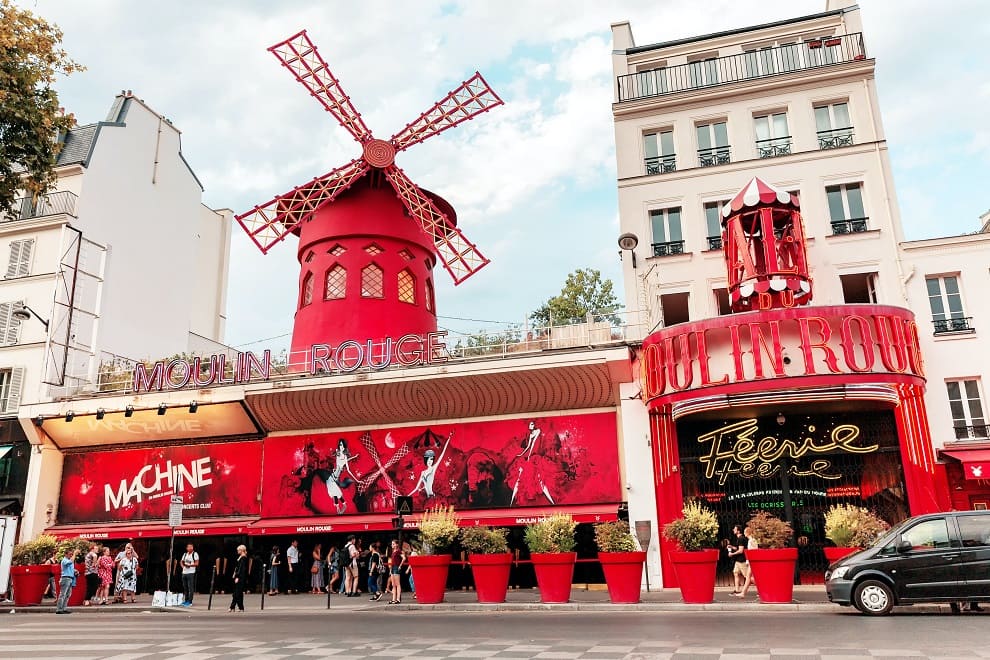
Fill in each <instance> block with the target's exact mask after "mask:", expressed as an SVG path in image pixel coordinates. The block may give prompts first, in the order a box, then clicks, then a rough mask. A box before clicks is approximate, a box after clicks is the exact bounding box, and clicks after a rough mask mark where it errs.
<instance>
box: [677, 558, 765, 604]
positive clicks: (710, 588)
mask: <svg viewBox="0 0 990 660" xmlns="http://www.w3.org/2000/svg"><path fill="white" fill-rule="evenodd" d="M670 561H671V562H672V563H673V564H674V571H675V572H676V574H677V584H678V585H679V586H680V588H681V598H683V599H684V602H685V603H710V602H712V601H713V600H715V567H716V565H717V564H718V550H697V551H694V552H684V551H682V550H674V551H672V552H671V553H670ZM757 584H759V583H757Z"/></svg>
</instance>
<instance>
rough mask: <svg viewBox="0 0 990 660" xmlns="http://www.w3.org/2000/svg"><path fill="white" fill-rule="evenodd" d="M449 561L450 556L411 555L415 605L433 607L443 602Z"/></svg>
mask: <svg viewBox="0 0 990 660" xmlns="http://www.w3.org/2000/svg"><path fill="white" fill-rule="evenodd" d="M450 559H451V557H450V555H413V556H412V557H410V558H409V566H410V567H411V568H412V572H413V581H415V582H416V602H417V603H419V604H420V605H435V604H436V603H442V602H443V594H444V591H446V590H447V573H448V572H449V571H450Z"/></svg>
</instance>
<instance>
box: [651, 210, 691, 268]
mask: <svg viewBox="0 0 990 660" xmlns="http://www.w3.org/2000/svg"><path fill="white" fill-rule="evenodd" d="M650 225H651V227H652V229H653V256H655V257H666V256H669V255H671V254H683V253H684V237H683V236H682V235H681V208H680V207H679V206H678V207H675V208H671V209H658V210H655V211H650Z"/></svg>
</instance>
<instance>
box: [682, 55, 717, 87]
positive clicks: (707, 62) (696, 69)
mask: <svg viewBox="0 0 990 660" xmlns="http://www.w3.org/2000/svg"><path fill="white" fill-rule="evenodd" d="M688 76H689V78H690V81H691V87H692V88H693V87H704V86H705V85H716V84H718V59H717V58H715V57H707V58H705V59H703V60H696V61H694V62H688Z"/></svg>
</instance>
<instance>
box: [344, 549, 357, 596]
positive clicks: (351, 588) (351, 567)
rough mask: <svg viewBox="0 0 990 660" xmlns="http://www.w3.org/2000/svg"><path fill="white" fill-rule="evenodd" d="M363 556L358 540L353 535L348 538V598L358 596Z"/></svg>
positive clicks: (345, 555)
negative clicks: (359, 558) (361, 557)
mask: <svg viewBox="0 0 990 660" xmlns="http://www.w3.org/2000/svg"><path fill="white" fill-rule="evenodd" d="M360 556H361V551H360V550H358V547H357V538H356V537H355V536H354V535H353V534H351V535H350V536H348V537H347V545H345V546H344V560H343V563H344V576H345V577H344V580H345V586H344V588H345V589H346V591H347V596H348V597H349V598H350V597H353V596H357V595H358V557H360Z"/></svg>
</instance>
